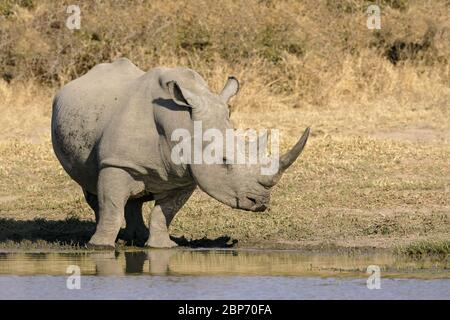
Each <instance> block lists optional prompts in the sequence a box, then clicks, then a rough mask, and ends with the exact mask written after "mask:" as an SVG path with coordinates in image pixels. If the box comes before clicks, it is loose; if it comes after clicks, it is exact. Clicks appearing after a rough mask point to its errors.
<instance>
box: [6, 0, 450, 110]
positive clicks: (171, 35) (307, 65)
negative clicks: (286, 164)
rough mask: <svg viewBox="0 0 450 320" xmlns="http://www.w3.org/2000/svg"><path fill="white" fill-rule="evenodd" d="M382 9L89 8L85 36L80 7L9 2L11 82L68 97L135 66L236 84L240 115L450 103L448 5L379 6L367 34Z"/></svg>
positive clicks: (138, 4) (169, 4)
mask: <svg viewBox="0 0 450 320" xmlns="http://www.w3.org/2000/svg"><path fill="white" fill-rule="evenodd" d="M371 3H373V2H371V1H356V0H341V1H322V2H318V1H313V0H305V1H301V2H299V1H294V0H287V1H283V2H281V1H271V0H265V1H262V0H249V1H243V0H242V1H206V0H198V1H188V0H185V1H162V0H155V1H144V0H142V1H137V0H136V1H95V2H91V1H89V2H88V1H86V2H82V4H81V5H80V7H81V13H82V16H81V17H82V20H81V29H80V30H75V31H71V30H68V29H67V28H66V27H65V21H66V19H67V17H68V16H69V14H67V13H66V12H65V10H66V8H67V6H68V5H69V4H71V2H70V1H57V2H54V1H50V0H43V1H39V2H38V1H32V0H27V1H25V0H20V1H18V0H7V1H4V2H3V3H2V4H1V5H0V17H1V20H0V24H1V28H0V41H1V42H0V76H2V77H3V79H4V80H5V81H8V82H10V81H28V80H37V81H39V82H40V83H43V84H45V85H49V86H52V87H57V86H61V85H62V84H64V83H67V82H68V81H70V80H71V79H74V78H76V77H78V76H80V75H82V74H84V73H85V72H87V71H88V70H89V69H90V68H91V67H93V66H94V65H96V64H97V63H100V62H105V61H112V60H114V59H116V58H118V57H121V56H126V57H128V58H129V59H131V60H132V61H133V62H134V63H136V64H137V65H138V66H139V67H141V68H142V69H144V70H145V69H149V68H151V67H153V66H156V65H167V66H174V65H185V66H188V67H191V68H193V69H195V70H197V71H199V72H200V73H201V74H202V75H203V76H204V77H205V78H206V79H207V81H208V82H209V83H211V86H212V87H213V88H214V89H219V88H220V87H221V86H222V85H223V82H224V81H225V79H226V77H227V75H229V74H231V73H233V74H235V75H237V76H239V77H240V78H241V79H242V82H243V83H244V84H245V86H244V89H243V90H244V93H245V94H246V95H247V96H244V95H242V96H243V97H242V98H240V99H239V100H237V101H236V102H235V107H236V108H239V109H253V108H262V109H266V110H274V109H279V108H284V107H288V108H290V107H294V108H296V107H297V108H298V107H302V106H305V105H330V104H331V105H336V104H338V103H347V102H353V103H354V102H356V103H364V104H365V103H370V102H371V101H374V100H377V101H379V100H380V99H385V98H388V99H389V100H395V101H397V102H399V103H404V102H406V100H408V101H415V102H419V103H422V102H423V103H428V102H429V101H432V103H441V102H436V100H443V99H448V90H446V89H445V88H447V87H449V86H450V71H449V61H448V59H449V58H448V57H450V41H449V40H450V39H449V38H450V37H449V35H450V31H449V30H450V27H449V26H450V23H449V21H448V16H450V6H449V5H448V1H433V2H430V1H427V2H425V1H419V0H413V1H404V0H380V1H377V3H378V4H379V5H380V6H381V10H382V29H381V30H377V31H374V30H368V29H367V28H366V13H365V10H366V9H367V6H368V5H369V4H371ZM430 88H431V89H432V90H430ZM437 96H441V98H438V97H437Z"/></svg>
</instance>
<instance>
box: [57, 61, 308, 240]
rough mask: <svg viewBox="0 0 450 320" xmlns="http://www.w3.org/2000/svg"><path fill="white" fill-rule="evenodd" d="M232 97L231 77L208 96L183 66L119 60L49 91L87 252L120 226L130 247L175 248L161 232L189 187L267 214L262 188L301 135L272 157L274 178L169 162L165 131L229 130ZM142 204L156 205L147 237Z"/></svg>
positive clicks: (229, 167) (222, 166) (245, 168)
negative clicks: (82, 212) (85, 227)
mask: <svg viewBox="0 0 450 320" xmlns="http://www.w3.org/2000/svg"><path fill="white" fill-rule="evenodd" d="M238 90H239V83H238V81H237V80H236V79H235V78H234V77H230V78H229V79H228V81H227V83H226V85H225V87H224V89H223V90H222V92H221V93H220V94H218V95H217V94H215V93H213V92H211V91H210V90H209V89H208V86H207V84H206V83H205V81H204V80H203V79H202V77H201V76H200V75H199V74H198V73H196V72H195V71H193V70H190V69H188V68H162V67H161V68H154V69H151V70H150V71H148V72H143V71H142V70H140V69H139V68H138V67H136V66H135V65H134V64H133V63H131V62H130V61H129V60H128V59H124V58H122V59H119V60H117V61H115V62H113V63H103V64H99V65H97V66H95V67H94V68H93V69H92V70H90V71H89V72H88V73H87V74H85V75H84V76H82V77H80V78H78V79H76V80H74V81H72V82H70V83H68V84H67V85H65V86H64V87H63V88H62V89H61V90H60V91H59V92H58V94H57V95H56V97H55V99H54V102H53V114H52V142H53V148H54V151H55V153H56V156H57V158H58V159H59V161H60V162H61V165H62V166H63V168H64V169H65V171H66V172H67V173H68V174H69V175H70V177H72V179H74V180H75V181H76V182H77V183H78V184H79V185H80V186H81V187H82V189H83V192H84V194H85V198H86V200H87V202H88V204H89V205H90V206H91V208H92V209H93V210H94V211H95V216H96V221H97V228H96V231H95V234H94V235H93V236H92V238H91V239H90V241H89V245H90V246H93V247H114V245H115V240H116V237H117V234H118V232H119V230H120V228H121V226H122V223H123V222H124V219H125V221H126V230H125V234H126V236H127V237H128V238H129V239H134V240H135V243H136V242H137V243H139V241H142V244H143V243H144V242H145V244H146V245H147V246H150V247H173V246H175V243H174V242H173V241H172V240H171V239H170V237H169V233H168V227H169V224H170V222H171V221H172V219H173V218H174V216H175V214H176V213H177V211H178V210H179V209H180V208H181V207H182V206H183V205H184V203H185V202H186V201H187V200H188V198H189V197H190V195H191V194H192V192H193V191H194V189H195V188H196V186H197V185H198V186H199V187H200V189H202V190H203V191H204V192H206V193H207V194H208V195H210V196H211V197H213V198H215V199H217V200H219V201H220V202H222V203H224V204H226V205H228V206H231V207H233V208H238V209H244V210H250V211H264V210H265V209H266V208H267V205H268V202H269V195H270V188H271V187H272V186H273V185H275V183H276V182H277V181H278V180H279V178H280V177H281V175H282V173H283V171H284V170H285V169H286V168H287V167H289V166H290V165H291V164H292V163H293V162H294V161H295V159H296V158H297V157H298V156H299V154H300V153H301V151H302V149H303V147H304V145H305V143H306V140H307V138H308V136H309V128H308V129H306V131H305V133H304V134H303V136H302V137H301V138H300V140H299V141H298V142H297V144H296V145H295V146H294V147H293V148H292V150H290V151H289V152H288V153H286V154H285V155H283V156H282V157H280V159H273V161H279V171H278V172H277V173H276V174H273V175H262V174H261V173H260V170H259V167H260V165H257V164H255V165H251V166H249V165H247V164H236V165H233V164H228V163H226V159H224V163H216V164H205V163H193V164H188V163H180V164H176V163H174V161H172V159H171V150H172V148H173V147H174V146H175V145H176V143H177V142H176V141H172V139H171V136H172V133H173V132H174V130H176V129H179V128H184V129H187V130H188V131H189V132H191V133H193V123H194V121H201V122H202V125H203V129H207V128H216V129H218V130H220V131H225V130H227V129H230V128H232V124H231V122H230V119H229V111H228V104H227V102H228V100H229V99H230V98H231V97H232V96H234V95H235V94H236V93H237V91H238ZM224 135H225V134H224ZM151 200H154V201H155V206H154V208H153V209H152V212H151V218H150V225H149V232H148V230H147V228H146V227H145V225H144V222H143V219H142V204H143V203H144V202H146V201H151ZM148 233H149V234H148ZM147 237H148V239H147ZM145 240H146V241H145Z"/></svg>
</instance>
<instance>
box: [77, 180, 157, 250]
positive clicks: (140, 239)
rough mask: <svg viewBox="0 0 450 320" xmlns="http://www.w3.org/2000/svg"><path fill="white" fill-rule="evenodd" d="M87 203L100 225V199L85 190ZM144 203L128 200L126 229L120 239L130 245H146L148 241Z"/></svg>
mask: <svg viewBox="0 0 450 320" xmlns="http://www.w3.org/2000/svg"><path fill="white" fill-rule="evenodd" d="M83 193H84V197H85V199H86V202H87V203H88V205H89V206H90V207H91V209H92V210H93V211H94V213H95V223H96V225H97V224H98V221H99V220H100V218H99V217H100V215H99V205H98V198H97V196H96V195H95V194H92V193H90V192H88V191H86V190H84V189H83ZM143 204H144V202H143V201H141V200H139V199H134V200H131V199H130V200H128V202H127V204H126V205H125V224H126V225H125V229H124V230H121V231H120V233H119V239H123V240H125V242H126V243H127V244H129V245H137V246H142V245H144V243H145V241H146V240H147V239H148V229H147V227H146V225H145V223H144V219H143V217H142V205H143Z"/></svg>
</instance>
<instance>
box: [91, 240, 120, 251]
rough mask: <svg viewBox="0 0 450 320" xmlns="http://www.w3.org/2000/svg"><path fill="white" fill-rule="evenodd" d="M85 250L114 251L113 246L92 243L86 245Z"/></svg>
mask: <svg viewBox="0 0 450 320" xmlns="http://www.w3.org/2000/svg"><path fill="white" fill-rule="evenodd" d="M86 249H89V250H115V249H116V247H115V246H111V245H107V244H94V243H90V242H89V243H87V244H86Z"/></svg>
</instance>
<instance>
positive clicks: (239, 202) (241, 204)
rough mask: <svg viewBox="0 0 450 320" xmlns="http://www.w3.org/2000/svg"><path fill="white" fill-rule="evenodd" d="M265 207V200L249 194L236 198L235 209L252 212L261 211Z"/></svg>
mask: <svg viewBox="0 0 450 320" xmlns="http://www.w3.org/2000/svg"><path fill="white" fill-rule="evenodd" d="M267 207H268V205H267V203H266V202H263V201H260V200H258V199H256V198H254V197H251V196H245V197H241V198H236V208H237V209H241V210H245V211H253V212H263V211H265V210H266V209H267Z"/></svg>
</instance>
